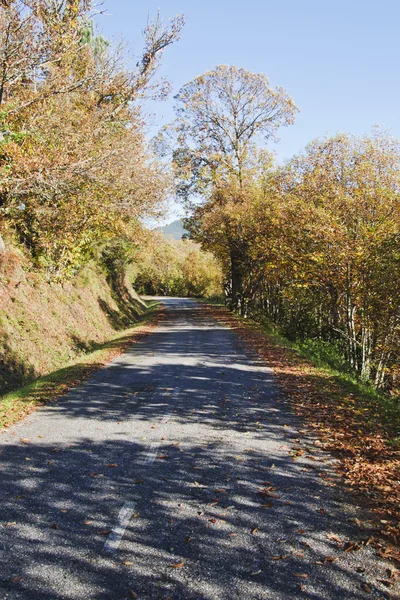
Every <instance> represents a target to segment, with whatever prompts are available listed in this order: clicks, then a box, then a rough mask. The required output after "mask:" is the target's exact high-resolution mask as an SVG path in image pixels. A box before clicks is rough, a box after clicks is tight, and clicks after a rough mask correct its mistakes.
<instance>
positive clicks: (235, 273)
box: [231, 250, 243, 311]
mask: <svg viewBox="0 0 400 600" xmlns="http://www.w3.org/2000/svg"><path fill="white" fill-rule="evenodd" d="M231 281H232V286H231V310H233V311H237V310H238V309H239V308H240V304H241V295H242V287H243V285H242V273H241V270H240V257H239V253H238V252H237V251H235V250H231Z"/></svg>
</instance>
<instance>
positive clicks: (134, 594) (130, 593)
mask: <svg viewBox="0 0 400 600" xmlns="http://www.w3.org/2000/svg"><path fill="white" fill-rule="evenodd" d="M129 598H132V600H135V599H136V598H138V595H137V594H136V593H135V592H134V591H133V590H129Z"/></svg>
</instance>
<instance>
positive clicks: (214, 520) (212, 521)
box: [208, 519, 217, 523]
mask: <svg viewBox="0 0 400 600" xmlns="http://www.w3.org/2000/svg"><path fill="white" fill-rule="evenodd" d="M208 520H209V521H211V523H216V522H217V519H208Z"/></svg>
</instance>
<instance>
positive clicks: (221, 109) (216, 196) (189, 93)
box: [170, 65, 297, 309]
mask: <svg viewBox="0 0 400 600" xmlns="http://www.w3.org/2000/svg"><path fill="white" fill-rule="evenodd" d="M176 100H177V106H176V114H177V118H176V121H175V123H174V125H173V127H172V130H173V131H174V133H175V134H176V137H177V147H176V149H175V151H174V164H175V169H176V175H177V185H178V193H179V194H180V195H181V196H183V197H184V199H185V200H186V201H188V199H189V197H190V195H193V194H197V195H198V194H200V195H201V196H202V198H203V206H202V208H201V210H198V209H194V211H193V213H192V219H189V221H188V227H189V229H190V231H191V234H192V236H193V237H194V239H196V240H198V241H200V242H201V241H203V232H202V218H203V217H204V216H205V215H206V214H207V213H208V212H210V211H211V212H212V211H214V210H215V206H216V204H217V205H218V206H219V207H223V206H224V205H225V204H226V203H227V202H229V203H230V204H235V203H237V204H240V203H241V202H242V200H243V194H244V193H245V191H244V190H245V187H246V183H247V179H248V178H249V176H250V177H251V174H252V173H253V171H254V166H255V165H254V156H256V157H257V160H256V162H257V163H259V162H260V160H259V159H260V155H259V153H258V152H257V148H261V147H263V146H264V145H265V143H266V142H267V141H268V140H269V139H270V138H271V137H273V136H274V134H275V132H276V131H277V130H278V128H279V127H281V126H285V125H289V124H291V123H293V121H294V117H295V114H296V111H297V108H296V107H295V105H294V103H293V101H292V99H291V98H290V97H289V96H288V95H287V93H286V92H285V91H284V90H283V89H282V88H277V89H275V90H274V89H272V88H271V87H270V85H269V81H268V79H267V77H266V76H265V75H264V74H255V73H250V72H249V71H247V70H246V69H243V68H237V67H235V66H225V65H219V66H217V67H216V68H215V69H214V70H213V71H210V72H208V73H205V74H204V75H201V76H200V77H197V78H196V79H194V80H193V81H191V82H189V83H187V84H185V85H184V86H183V88H182V89H181V90H180V92H179V93H178V94H177V96H176ZM170 130H171V129H170ZM264 158H265V156H264ZM267 162H270V157H268V159H267ZM192 208H193V205H192ZM228 229H229V231H230V233H229V236H228V238H227V239H226V243H227V244H228V246H229V252H230V267H229V279H230V281H231V286H230V288H231V289H230V295H231V306H232V308H234V309H235V308H237V307H238V306H239V304H240V303H241V296H242V292H243V289H242V287H243V286H242V267H241V261H242V258H243V254H244V249H243V248H242V246H241V243H240V239H239V237H238V236H237V235H236V234H235V232H234V230H233V229H232V228H230V227H227V230H228Z"/></svg>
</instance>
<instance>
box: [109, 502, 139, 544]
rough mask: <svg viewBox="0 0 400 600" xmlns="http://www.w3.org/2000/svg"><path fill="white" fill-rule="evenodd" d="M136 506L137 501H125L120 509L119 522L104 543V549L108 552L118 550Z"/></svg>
mask: <svg viewBox="0 0 400 600" xmlns="http://www.w3.org/2000/svg"><path fill="white" fill-rule="evenodd" d="M135 507H136V502H125V504H124V505H123V507H122V508H121V510H120V511H119V515H118V524H117V525H116V526H115V527H114V529H113V530H112V532H111V533H110V535H109V536H108V538H107V541H106V543H105V544H104V550H105V551H106V552H115V551H116V550H118V547H119V545H120V543H121V540H122V538H123V536H124V533H125V530H126V528H127V526H128V523H129V521H130V520H131V517H132V515H133V513H134V510H135Z"/></svg>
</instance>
